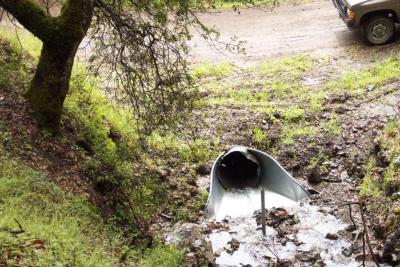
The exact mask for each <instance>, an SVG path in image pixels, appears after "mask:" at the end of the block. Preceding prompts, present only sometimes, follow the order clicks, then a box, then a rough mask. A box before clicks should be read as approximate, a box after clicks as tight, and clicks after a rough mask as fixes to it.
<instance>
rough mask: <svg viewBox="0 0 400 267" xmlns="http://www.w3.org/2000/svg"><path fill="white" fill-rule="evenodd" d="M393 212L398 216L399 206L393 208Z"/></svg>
mask: <svg viewBox="0 0 400 267" xmlns="http://www.w3.org/2000/svg"><path fill="white" fill-rule="evenodd" d="M393 212H394V214H396V215H399V214H400V206H398V207H394V208H393Z"/></svg>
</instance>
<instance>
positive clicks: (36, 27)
mask: <svg viewBox="0 0 400 267" xmlns="http://www.w3.org/2000/svg"><path fill="white" fill-rule="evenodd" d="M0 6H1V7H3V8H4V9H5V10H6V11H7V12H9V13H10V14H11V15H12V16H13V17H14V18H15V19H16V20H17V21H18V22H19V23H20V24H21V25H22V26H24V27H25V28H26V29H27V30H28V31H30V32H31V33H33V35H35V36H36V37H38V38H39V39H40V40H42V41H43V42H46V41H48V40H49V39H51V38H52V36H54V35H55V33H56V28H57V27H54V24H55V18H52V17H49V16H47V15H46V12H45V11H44V10H43V9H42V8H41V7H40V6H39V5H37V4H36V3H34V2H33V1H31V0H0Z"/></svg>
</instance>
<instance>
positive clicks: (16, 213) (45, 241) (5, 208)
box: [0, 148, 120, 266]
mask: <svg viewBox="0 0 400 267" xmlns="http://www.w3.org/2000/svg"><path fill="white" fill-rule="evenodd" d="M0 153H1V156H0V203H1V205H0V263H6V264H8V265H10V266H12V265H18V266H66V265H70V266H114V265H115V263H116V260H117V256H118V255H113V251H115V249H117V247H116V246H119V245H120V244H118V242H117V243H115V241H116V240H114V242H112V243H110V244H108V242H107V240H108V239H109V238H111V236H108V232H107V227H104V226H103V225H102V223H101V221H102V219H101V217H100V215H99V212H98V211H97V210H96V208H95V207H93V206H92V205H90V204H89V202H88V201H87V200H85V199H84V198H80V197H76V196H73V195H71V194H68V193H64V192H63V191H62V190H61V189H60V188H58V187H57V186H55V185H54V184H52V183H51V182H48V181H47V180H46V176H45V174H43V173H40V172H37V171H35V170H33V169H31V168H29V167H26V166H24V165H22V164H21V163H19V162H18V161H15V160H13V159H12V158H11V157H10V155H7V153H6V152H5V151H4V150H3V149H1V148H0ZM17 222H18V223H20V224H21V226H22V228H23V230H24V232H23V233H21V234H18V235H13V234H12V233H11V231H12V230H19V226H18V224H17ZM5 229H9V230H5ZM117 240H118V239H117ZM35 243H36V244H35ZM42 246H43V248H41V247H42ZM38 247H39V248H38Z"/></svg>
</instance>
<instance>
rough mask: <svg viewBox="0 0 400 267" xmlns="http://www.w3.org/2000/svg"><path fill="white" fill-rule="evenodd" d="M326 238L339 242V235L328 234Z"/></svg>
mask: <svg viewBox="0 0 400 267" xmlns="http://www.w3.org/2000/svg"><path fill="white" fill-rule="evenodd" d="M325 238H326V239H330V240H337V239H338V238H339V237H338V235H337V234H332V233H327V234H326V236H325Z"/></svg>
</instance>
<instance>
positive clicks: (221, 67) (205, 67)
mask: <svg viewBox="0 0 400 267" xmlns="http://www.w3.org/2000/svg"><path fill="white" fill-rule="evenodd" d="M232 70H233V66H232V64H230V63H219V64H214V63H210V62H205V63H203V64H201V65H199V66H196V67H195V68H194V69H193V70H192V75H193V76H194V77H196V78H198V79H201V78H206V77H215V78H222V77H225V76H229V75H231V74H232Z"/></svg>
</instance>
